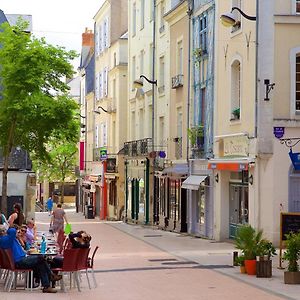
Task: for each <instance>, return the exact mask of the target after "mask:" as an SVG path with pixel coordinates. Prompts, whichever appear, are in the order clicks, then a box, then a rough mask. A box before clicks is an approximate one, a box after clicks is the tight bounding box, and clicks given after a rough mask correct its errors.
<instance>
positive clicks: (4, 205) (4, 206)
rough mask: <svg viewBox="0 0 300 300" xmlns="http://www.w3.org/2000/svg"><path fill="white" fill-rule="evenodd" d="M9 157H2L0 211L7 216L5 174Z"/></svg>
mask: <svg viewBox="0 0 300 300" xmlns="http://www.w3.org/2000/svg"><path fill="white" fill-rule="evenodd" d="M8 164H9V155H5V156H4V157H3V170H2V197H1V211H2V213H3V214H4V215H6V216H7V173H8Z"/></svg>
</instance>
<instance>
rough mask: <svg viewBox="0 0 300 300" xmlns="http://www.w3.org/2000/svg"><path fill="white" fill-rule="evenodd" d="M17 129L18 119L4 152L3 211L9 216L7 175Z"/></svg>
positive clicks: (10, 132) (10, 130)
mask: <svg viewBox="0 0 300 300" xmlns="http://www.w3.org/2000/svg"><path fill="white" fill-rule="evenodd" d="M15 127H16V119H14V120H13V121H12V124H11V127H10V129H9V135H8V141H7V144H6V147H5V148H6V149H4V151H3V170H2V195H1V196H2V197H1V205H0V207H1V210H2V213H4V215H7V175H8V167H9V155H10V152H11V149H12V146H13V136H14V131H15Z"/></svg>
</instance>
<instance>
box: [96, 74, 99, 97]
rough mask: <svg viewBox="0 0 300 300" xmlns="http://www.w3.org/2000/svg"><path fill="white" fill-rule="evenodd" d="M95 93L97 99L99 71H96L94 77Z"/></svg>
mask: <svg viewBox="0 0 300 300" xmlns="http://www.w3.org/2000/svg"><path fill="white" fill-rule="evenodd" d="M95 94H96V100H99V73H96V78H95Z"/></svg>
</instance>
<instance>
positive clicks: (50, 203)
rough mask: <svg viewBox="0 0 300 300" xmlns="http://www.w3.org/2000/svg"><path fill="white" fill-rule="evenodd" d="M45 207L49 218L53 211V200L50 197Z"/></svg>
mask: <svg viewBox="0 0 300 300" xmlns="http://www.w3.org/2000/svg"><path fill="white" fill-rule="evenodd" d="M46 205H47V210H48V211H49V216H51V214H52V210H53V199H52V197H51V196H49V198H48V200H47V202H46Z"/></svg>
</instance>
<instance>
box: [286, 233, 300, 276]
mask: <svg viewBox="0 0 300 300" xmlns="http://www.w3.org/2000/svg"><path fill="white" fill-rule="evenodd" d="M286 238H287V240H286V251H285V253H284V255H283V259H284V260H287V261H288V271H289V272H298V271H299V264H298V259H299V258H300V233H290V234H287V235H286Z"/></svg>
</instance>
